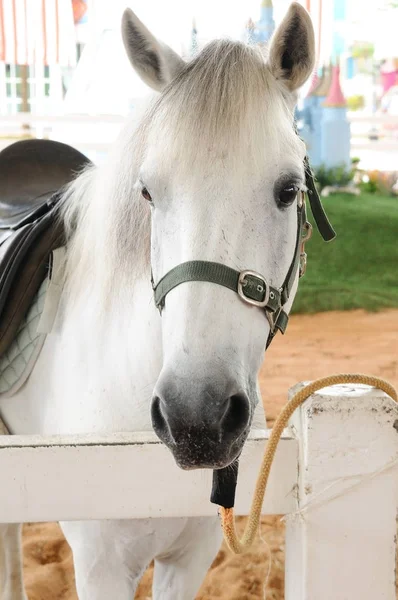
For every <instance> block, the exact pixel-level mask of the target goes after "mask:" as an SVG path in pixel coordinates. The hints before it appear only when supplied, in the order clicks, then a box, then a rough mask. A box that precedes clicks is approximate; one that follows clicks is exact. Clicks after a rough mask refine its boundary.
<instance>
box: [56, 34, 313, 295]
mask: <svg viewBox="0 0 398 600" xmlns="http://www.w3.org/2000/svg"><path fill="white" fill-rule="evenodd" d="M286 96H287V94H286V90H285V89H284V86H283V83H279V82H277V81H276V80H275V78H274V77H273V75H272V74H271V73H270V71H269V69H268V68H267V66H266V64H265V61H264V57H263V55H262V54H261V53H260V51H259V50H258V49H256V48H252V47H248V46H246V45H244V44H242V43H240V42H235V41H226V40H221V41H215V42H212V43H210V44H209V45H208V46H207V47H206V48H205V49H204V50H203V51H202V52H201V53H200V54H199V55H198V56H197V57H196V58H195V59H193V60H192V61H191V62H189V63H187V65H186V67H185V68H184V70H183V71H182V72H181V74H180V75H179V76H178V77H177V78H176V79H175V80H174V81H172V83H171V84H170V85H169V86H168V87H167V88H166V89H165V90H164V92H163V93H162V94H161V95H160V96H159V97H158V98H157V100H156V101H155V102H154V104H153V105H152V106H151V107H150V108H149V110H148V112H147V114H146V116H145V118H144V119H143V122H142V123H141V125H140V126H139V128H138V129H137V130H136V131H134V129H133V127H132V125H131V123H129V124H127V126H126V128H125V130H124V131H123V133H122V135H121V137H120V138H119V140H118V142H117V143H116V144H115V145H114V147H113V149H112V150H111V152H110V155H109V157H108V161H107V163H106V164H105V165H104V166H101V167H99V168H96V167H89V168H87V169H86V170H85V171H84V172H83V173H82V174H81V175H80V176H79V177H78V178H77V179H76V180H75V181H74V182H73V183H72V184H71V185H70V187H69V188H68V190H67V192H66V194H65V199H64V208H63V213H62V216H63V219H64V221H65V224H66V229H67V236H68V248H67V282H68V284H67V290H69V294H70V295H71V296H73V295H74V294H75V293H77V291H78V289H79V287H80V285H81V281H82V280H83V279H84V280H87V279H89V281H90V283H91V284H92V285H91V289H94V288H95V289H97V290H99V294H96V295H97V297H99V298H101V299H102V300H101V301H102V302H104V303H105V304H106V301H107V300H109V299H110V298H111V297H112V295H114V294H115V292H117V291H118V289H120V288H119V287H118V286H120V285H122V286H128V287H129V288H131V287H132V285H133V283H134V281H136V280H137V278H138V277H140V276H142V275H143V274H144V273H147V275H148V277H149V243H150V214H149V212H150V211H149V209H148V206H147V205H146V204H145V202H144V201H143V200H142V198H141V195H140V191H139V190H137V189H135V187H134V186H135V183H136V180H137V176H138V169H139V166H140V164H141V163H142V160H143V158H144V157H145V151H146V147H147V145H148V144H150V143H151V139H152V136H155V140H156V141H157V142H159V140H161V141H162V148H163V147H164V148H166V149H167V151H166V152H165V154H164V159H162V165H161V167H162V169H170V171H169V172H172V171H175V170H176V169H178V170H184V171H185V176H186V177H188V178H189V177H193V176H195V174H196V175H197V176H199V177H202V176H203V173H204V172H205V169H206V168H208V166H209V164H210V163H212V162H213V161H214V158H215V156H217V158H218V159H221V160H222V161H223V164H225V165H226V166H227V168H228V176H229V177H233V176H235V177H236V180H237V183H238V182H239V174H241V173H242V170H243V169H244V168H245V167H247V165H250V168H264V164H266V163H267V161H269V160H270V159H272V157H273V155H274V154H275V153H276V151H277V150H278V149H279V148H281V147H282V148H286V151H288V152H290V153H293V154H294V155H295V156H296V157H297V161H302V158H303V144H302V142H301V141H300V140H299V138H298V137H297V136H296V135H295V134H294V132H293V127H292V122H293V115H292V111H291V108H290V107H289V106H288V103H287V101H286V100H285V98H286ZM192 165H195V171H194V172H193V170H192Z"/></svg>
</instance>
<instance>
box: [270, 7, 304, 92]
mask: <svg viewBox="0 0 398 600" xmlns="http://www.w3.org/2000/svg"><path fill="white" fill-rule="evenodd" d="M314 65H315V39H314V28H313V26H312V21H311V18H310V16H309V14H308V13H307V11H306V10H305V8H304V7H303V6H301V4H299V3H298V2H293V3H292V4H291V5H290V7H289V10H288V12H287V14H286V16H285V18H284V19H283V21H282V23H281V24H280V25H279V27H278V29H277V30H276V32H275V33H274V35H273V37H272V39H271V46H270V51H269V57H268V66H269V68H270V70H271V72H272V74H273V75H274V77H275V78H276V79H279V80H283V82H284V83H285V85H286V86H287V87H288V89H289V90H290V91H295V90H297V89H298V88H299V87H301V86H302V85H303V83H305V81H306V80H307V79H308V77H309V76H310V75H311V73H312V72H313V69H314Z"/></svg>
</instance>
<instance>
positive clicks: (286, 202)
mask: <svg viewBox="0 0 398 600" xmlns="http://www.w3.org/2000/svg"><path fill="white" fill-rule="evenodd" d="M298 191H299V188H298V187H297V185H289V186H287V187H285V188H283V190H281V191H280V192H279V201H280V203H281V204H282V205H283V206H290V205H291V204H293V202H294V201H295V199H296V196H297V194H298Z"/></svg>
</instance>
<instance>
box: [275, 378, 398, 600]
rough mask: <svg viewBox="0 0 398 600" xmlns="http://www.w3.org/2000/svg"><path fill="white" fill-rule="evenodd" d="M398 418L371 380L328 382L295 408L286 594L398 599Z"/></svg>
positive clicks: (310, 599)
mask: <svg viewBox="0 0 398 600" xmlns="http://www.w3.org/2000/svg"><path fill="white" fill-rule="evenodd" d="M397 419H398V406H397V404H396V403H395V402H393V401H392V400H391V399H390V398H388V396H386V395H385V394H384V393H383V392H381V391H378V390H374V389H370V388H368V387H365V386H347V385H341V386H336V387H333V388H327V389H325V390H323V391H321V392H318V393H316V394H314V396H312V397H311V398H310V399H309V400H308V401H307V402H306V403H305V404H304V405H303V406H302V407H301V409H299V410H298V411H297V414H296V415H295V416H294V418H293V421H292V424H293V427H294V428H295V430H296V432H297V435H298V438H299V440H300V473H299V484H298V507H299V509H301V512H298V513H296V514H294V513H293V514H292V515H291V516H289V517H288V518H287V531H286V567H285V572H286V600H320V599H322V600H358V599H359V598H360V599H361V600H375V599H376V598H377V599H380V600H381V599H382V598H383V600H396V595H395V558H396V513H397V497H398V496H397V484H398V477H397V475H398V473H397V463H398V431H397V429H398V420H397ZM392 465H393V466H392Z"/></svg>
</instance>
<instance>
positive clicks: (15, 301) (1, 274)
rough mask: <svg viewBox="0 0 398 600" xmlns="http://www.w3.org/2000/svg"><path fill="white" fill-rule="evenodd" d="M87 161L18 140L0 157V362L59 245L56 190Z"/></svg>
mask: <svg viewBox="0 0 398 600" xmlns="http://www.w3.org/2000/svg"><path fill="white" fill-rule="evenodd" d="M88 163H89V160H88V159H87V158H86V157H85V156H84V155H83V154H82V153H81V152H79V151H78V150H75V149H74V148H72V147H71V146H68V145H67V144H62V143H60V142H55V141H51V140H36V139H32V140H23V141H20V142H16V143H15V144H12V145H11V146H8V147H7V148H5V149H4V150H3V151H1V152H0V356H2V355H3V354H4V352H5V351H6V350H7V349H8V347H9V346H10V344H11V343H12V341H13V339H14V337H15V334H16V332H17V331H18V327H19V326H20V324H21V322H22V320H23V318H24V315H25V313H26V311H27V310H28V308H29V306H30V304H31V302H32V301H33V298H34V296H35V294H36V292H37V291H38V289H39V287H40V285H41V283H42V281H43V280H44V278H45V277H46V275H47V274H48V270H49V261H50V255H51V252H52V251H53V250H54V249H55V248H57V247H59V246H61V245H63V244H64V243H65V240H64V229H63V224H62V222H61V220H60V219H58V218H57V214H58V200H59V197H60V195H59V194H58V192H59V190H60V189H61V188H62V187H63V186H64V185H66V184H67V183H69V182H70V181H72V179H73V178H74V177H75V175H76V173H78V172H79V171H80V170H81V169H82V168H83V167H84V166H85V165H87V164H88Z"/></svg>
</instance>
